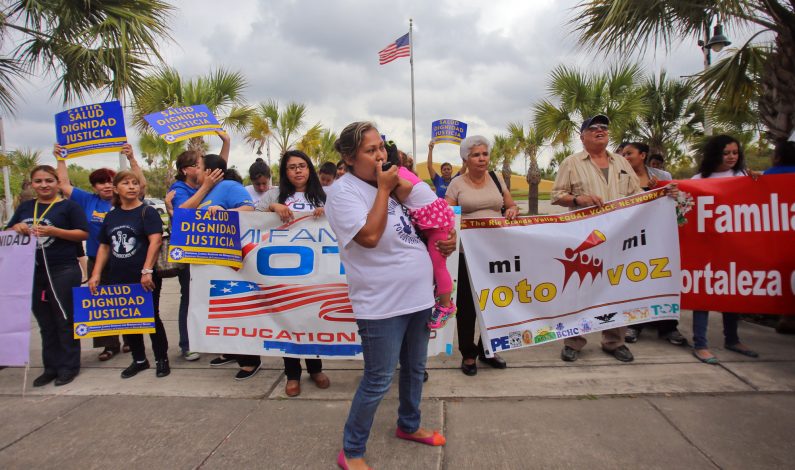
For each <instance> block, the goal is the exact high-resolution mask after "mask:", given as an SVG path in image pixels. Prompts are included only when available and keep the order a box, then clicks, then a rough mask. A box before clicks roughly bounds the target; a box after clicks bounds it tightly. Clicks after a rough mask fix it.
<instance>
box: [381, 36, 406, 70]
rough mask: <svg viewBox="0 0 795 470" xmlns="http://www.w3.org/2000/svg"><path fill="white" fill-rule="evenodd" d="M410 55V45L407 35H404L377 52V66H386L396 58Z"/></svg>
mask: <svg viewBox="0 0 795 470" xmlns="http://www.w3.org/2000/svg"><path fill="white" fill-rule="evenodd" d="M410 55H411V44H410V43H409V33H406V34H404V35H403V36H400V37H399V38H397V39H395V42H393V43H392V44H390V45H388V46H386V47H385V48H383V49H382V50H380V51H379V52H378V64H379V65H384V64H388V63H390V62H392V61H393V60H395V59H397V58H398V57H408V56H410Z"/></svg>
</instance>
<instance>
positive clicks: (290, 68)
mask: <svg viewBox="0 0 795 470" xmlns="http://www.w3.org/2000/svg"><path fill="white" fill-rule="evenodd" d="M173 3H174V5H175V7H176V10H175V12H174V16H173V18H172V24H171V28H172V36H173V41H172V42H171V43H165V44H164V45H163V47H162V49H161V52H162V53H163V55H164V56H165V59H166V63H167V64H169V65H171V66H173V67H175V68H176V69H177V70H178V71H179V72H180V74H182V76H183V77H195V76H199V75H202V74H205V73H207V72H208V71H210V70H213V69H215V68H217V67H225V68H227V69H229V70H234V71H241V72H242V73H243V74H244V75H245V77H246V79H247V80H248V88H247V90H246V93H245V95H246V98H247V100H248V101H249V102H250V103H257V102H260V101H266V100H268V99H275V100H278V101H279V102H280V103H287V102H289V101H298V102H301V103H304V104H306V105H307V107H308V110H309V119H308V121H309V122H310V123H315V122H317V121H319V122H321V123H322V124H323V125H324V126H325V127H328V128H330V129H332V130H334V131H335V132H339V131H340V130H341V129H342V128H343V127H344V126H345V125H346V124H348V123H350V122H352V121H355V120H365V119H367V120H373V121H375V122H376V123H377V124H378V126H379V129H380V130H381V132H382V133H383V134H386V135H388V136H389V137H390V138H391V139H393V140H395V141H396V142H397V143H398V145H399V146H400V147H401V148H403V149H405V150H407V151H409V152H410V151H411V94H410V68H409V61H408V59H397V60H395V61H394V62H391V63H389V64H387V65H383V66H380V65H378V51H379V50H381V49H382V48H384V47H385V46H386V45H387V44H389V43H390V42H392V41H394V40H395V39H397V38H398V37H399V36H401V35H403V34H405V33H406V32H407V31H408V23H409V18H413V20H414V60H415V71H414V79H415V96H416V98H415V100H416V123H417V153H418V156H419V157H418V158H417V160H418V161H424V160H425V158H426V153H427V143H428V140H429V139H430V125H431V122H432V121H433V120H436V119H440V118H453V119H459V120H461V121H464V122H466V123H468V124H469V134H470V135H471V134H483V135H486V136H489V137H491V136H493V135H494V134H495V133H499V132H502V131H503V130H504V129H505V127H506V126H507V124H508V123H509V122H513V121H522V122H524V123H525V124H527V123H529V121H530V119H531V115H530V109H531V106H532V104H533V103H535V102H536V101H538V100H539V99H541V98H543V97H545V95H546V94H547V93H546V86H547V83H548V74H549V72H550V71H551V70H552V69H553V68H555V67H556V66H558V65H560V64H565V65H568V66H575V67H580V68H583V69H586V68H591V69H600V68H604V67H607V66H609V65H610V64H613V63H616V62H620V61H628V60H633V59H632V58H629V57H618V56H612V57H606V56H602V55H596V54H594V53H584V52H581V51H579V50H578V49H577V47H576V37H575V36H574V35H573V34H572V33H571V32H570V31H571V27H570V26H569V25H568V22H569V21H570V20H572V18H573V12H572V10H571V8H572V7H573V6H574V5H575V4H576V3H577V2H576V1H574V0H562V1H553V0H533V1H526V0H491V1H489V2H483V1H478V0H455V1H452V0H439V1H436V2H426V1H408V0H393V1H382V0H374V1H368V2H362V1H358V0H334V1H328V0H325V1H324V0H260V1H255V0H236V1H230V2H218V1H206V0H191V1H187V0H184V1H174V2H173ZM727 34H728V35H731V32H730V31H727ZM640 60H641V62H642V64H643V65H644V66H645V67H646V68H647V70H648V71H649V72H650V73H657V72H658V71H659V70H660V69H661V68H666V69H667V70H668V72H669V75H671V76H680V75H690V74H693V73H696V72H698V71H699V70H700V69H701V67H702V60H703V59H702V55H701V51H700V49H699V48H698V46H696V45H695V44H682V45H679V46H677V47H675V48H673V50H671V51H669V52H668V53H666V52H665V51H662V50H659V51H653V50H652V51H651V52H649V53H647V55H646V56H645V57H643V58H641V59H640ZM51 85H52V81H51V79H48V78H47V77H41V78H39V79H34V80H31V81H30V82H29V83H25V84H24V85H22V86H21V87H20V89H21V93H22V98H21V99H20V100H19V102H18V112H17V115H16V116H12V117H5V119H4V123H5V134H6V141H7V145H8V148H9V149H16V148H33V149H41V150H43V151H44V155H45V158H44V160H45V161H47V162H49V161H50V160H53V161H54V159H53V158H52V157H51V156H50V150H49V149H50V148H51V146H52V142H54V139H55V134H54V123H53V115H54V114H55V113H57V112H60V111H62V110H64V109H66V108H68V107H74V106H79V105H82V104H88V103H73V104H72V105H70V106H67V107H64V106H63V105H62V104H61V103H60V100H59V99H57V97H56V98H55V99H50V93H51ZM134 132H135V131H134V129H132V128H131V127H129V126H128V136H129V137H130V140H131V141H132V142H133V144H135V143H136V142H137V136H136V135H135V133H134ZM210 144H211V146H210V149H211V151H217V150H218V147H219V142H218V141H217V139H210ZM548 155H550V152H549V151H548V150H547V151H545V152H543V153H542V163H543V160H544V159H545V158H546V157H547V156H548ZM435 157H436V159H437V160H440V161H451V162H458V161H459V157H458V147H455V146H452V145H440V146H438V147H437V149H436V151H435ZM254 158H255V155H254V152H253V150H252V149H251V148H250V147H249V146H247V145H246V144H244V143H243V141H242V137H241V136H235V135H233V150H232V160H231V163H232V164H234V165H236V166H237V167H238V168H241V169H247V168H248V165H249V164H250V163H251V162H252V161H253V159H254ZM117 162H118V158H117V156H114V155H100V156H88V157H84V158H81V159H79V160H77V161H76V163H78V164H80V165H83V166H87V167H99V166H114V165H116V164H117ZM521 166H522V164H521V163H517V165H515V169H516V170H521V169H522V168H521Z"/></svg>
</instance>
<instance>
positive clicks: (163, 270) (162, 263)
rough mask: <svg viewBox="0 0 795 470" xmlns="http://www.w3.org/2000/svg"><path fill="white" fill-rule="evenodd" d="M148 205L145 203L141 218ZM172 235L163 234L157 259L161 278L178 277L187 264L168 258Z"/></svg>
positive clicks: (158, 272) (156, 269) (156, 268)
mask: <svg viewBox="0 0 795 470" xmlns="http://www.w3.org/2000/svg"><path fill="white" fill-rule="evenodd" d="M147 207H149V206H146V205H144V210H142V211H141V218H143V217H144V213H145V212H146V208H147ZM158 217H159V215H158ZM170 237H171V236H170V235H165V234H164V235H163V237H162V239H161V243H160V251H159V252H158V253H157V259H156V260H155V272H157V275H158V276H159V277H161V278H167V277H177V275H178V274H179V272H180V271H181V270H183V269H185V267H186V266H187V265H186V264H185V263H172V262H171V261H169V260H168V252H169V250H170V249H171V243H169V239H170Z"/></svg>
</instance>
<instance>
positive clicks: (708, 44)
mask: <svg viewBox="0 0 795 470" xmlns="http://www.w3.org/2000/svg"><path fill="white" fill-rule="evenodd" d="M710 25H712V19H710V20H709V22H708V23H707V26H706V28H704V39H699V40H698V45H699V47H701V52H702V53H703V54H704V70H705V71H706V70H707V69H709V67H710V66H711V65H712V52H715V53H718V52H720V51H722V50H723V48H724V47H726V46H728V45H730V44H731V41H729V38H727V37H726V36H724V35H723V25H722V24H720V23H717V24H716V25H715V28H714V29H713V31H712V36H711V37H710V35H709V27H710ZM706 99H707V96H706V95H704V100H705V101H706ZM704 134H705V135H712V122H710V119H709V116H707V115H705V116H704Z"/></svg>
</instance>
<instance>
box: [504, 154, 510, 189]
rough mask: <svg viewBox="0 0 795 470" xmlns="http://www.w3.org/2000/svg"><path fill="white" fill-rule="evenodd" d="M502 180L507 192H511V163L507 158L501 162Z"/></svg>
mask: <svg viewBox="0 0 795 470" xmlns="http://www.w3.org/2000/svg"><path fill="white" fill-rule="evenodd" d="M502 179H503V180H505V186H506V187H507V188H508V191H510V190H511V161H510V160H509V159H507V158H504V159H503V160H502Z"/></svg>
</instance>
